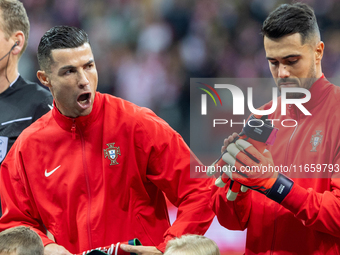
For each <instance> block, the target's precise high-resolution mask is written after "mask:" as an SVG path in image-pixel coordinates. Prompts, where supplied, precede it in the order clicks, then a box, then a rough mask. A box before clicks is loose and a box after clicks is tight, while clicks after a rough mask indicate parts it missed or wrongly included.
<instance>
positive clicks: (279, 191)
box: [266, 173, 294, 204]
mask: <svg viewBox="0 0 340 255" xmlns="http://www.w3.org/2000/svg"><path fill="white" fill-rule="evenodd" d="M293 184H294V182H293V181H292V180H291V179H289V178H288V177H286V176H284V175H283V174H281V173H279V176H278V177H277V180H276V181H275V183H274V185H273V187H272V188H271V189H270V190H269V192H268V193H267V195H266V196H267V197H268V198H270V199H272V200H274V201H275V202H277V203H279V204H280V203H281V202H282V201H283V199H284V198H285V197H286V196H287V195H288V193H289V192H290V190H291V189H292V187H293Z"/></svg>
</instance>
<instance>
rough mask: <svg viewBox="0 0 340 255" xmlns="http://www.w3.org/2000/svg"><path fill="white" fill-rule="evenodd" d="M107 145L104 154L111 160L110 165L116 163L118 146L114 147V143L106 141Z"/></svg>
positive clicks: (118, 153) (118, 151) (118, 152)
mask: <svg viewBox="0 0 340 255" xmlns="http://www.w3.org/2000/svg"><path fill="white" fill-rule="evenodd" d="M106 145H107V146H108V148H107V149H104V156H105V158H109V160H111V164H110V166H111V165H118V162H117V158H118V155H120V148H119V147H115V143H108V144H106Z"/></svg>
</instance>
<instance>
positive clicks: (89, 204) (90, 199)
mask: <svg viewBox="0 0 340 255" xmlns="http://www.w3.org/2000/svg"><path fill="white" fill-rule="evenodd" d="M71 131H72V138H73V139H75V134H76V124H75V121H73V124H72V128H71ZM79 135H80V140H81V147H82V154H83V155H82V159H83V167H84V174H85V181H86V188H87V193H88V196H89V201H88V207H87V216H86V225H87V233H88V240H89V247H93V245H92V238H91V236H92V235H91V219H90V216H91V203H92V197H91V189H90V182H89V176H88V171H87V164H86V160H85V155H86V154H85V141H84V137H83V133H82V132H81V129H79Z"/></svg>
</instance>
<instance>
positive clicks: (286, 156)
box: [270, 105, 300, 255]
mask: <svg viewBox="0 0 340 255" xmlns="http://www.w3.org/2000/svg"><path fill="white" fill-rule="evenodd" d="M289 106H290V105H289ZM294 111H295V114H296V117H297V124H296V126H295V128H294V131H293V133H292V135H291V136H290V138H289V141H288V144H287V148H286V152H285V160H284V162H283V163H284V165H286V164H287V161H288V150H289V145H290V142H291V141H292V139H293V136H294V135H295V133H296V130H297V128H298V126H299V121H300V115H299V112H298V110H297V109H296V108H295V109H294ZM278 206H279V205H278V204H276V205H275V209H276V210H275V218H274V233H273V242H272V247H271V251H270V254H271V255H273V254H274V253H273V252H274V245H275V233H276V221H277V211H278Z"/></svg>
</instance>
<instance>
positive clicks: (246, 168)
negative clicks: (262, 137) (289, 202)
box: [222, 139, 294, 203]
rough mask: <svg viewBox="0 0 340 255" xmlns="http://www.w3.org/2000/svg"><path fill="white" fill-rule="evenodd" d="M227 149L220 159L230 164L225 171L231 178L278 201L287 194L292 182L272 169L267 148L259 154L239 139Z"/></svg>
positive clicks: (247, 143) (272, 163) (270, 157)
mask: <svg viewBox="0 0 340 255" xmlns="http://www.w3.org/2000/svg"><path fill="white" fill-rule="evenodd" d="M227 151H228V153H225V154H224V155H223V157H222V159H223V160H224V161H225V162H226V163H228V164H229V165H230V166H232V167H231V168H229V171H227V172H225V173H226V174H227V175H228V176H229V177H230V178H231V179H232V180H234V181H237V182H239V183H240V184H242V185H244V186H246V187H248V188H250V189H253V190H256V191H258V192H261V193H263V194H265V195H266V196H267V197H269V198H271V199H272V200H274V201H276V202H278V203H281V202H282V200H283V199H284V198H285V197H286V196H287V195H288V193H289V191H290V190H291V188H292V186H293V184H294V183H293V181H292V180H290V179H288V178H287V177H286V176H284V175H283V174H280V173H278V172H276V171H274V169H275V168H274V162H273V159H272V156H271V153H270V152H269V151H268V150H265V151H264V152H263V154H261V153H260V152H259V151H258V150H257V149H256V148H255V147H254V146H253V145H252V144H250V143H249V142H247V141H245V140H242V139H239V140H237V141H236V142H235V143H232V144H229V145H228V147H227Z"/></svg>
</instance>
